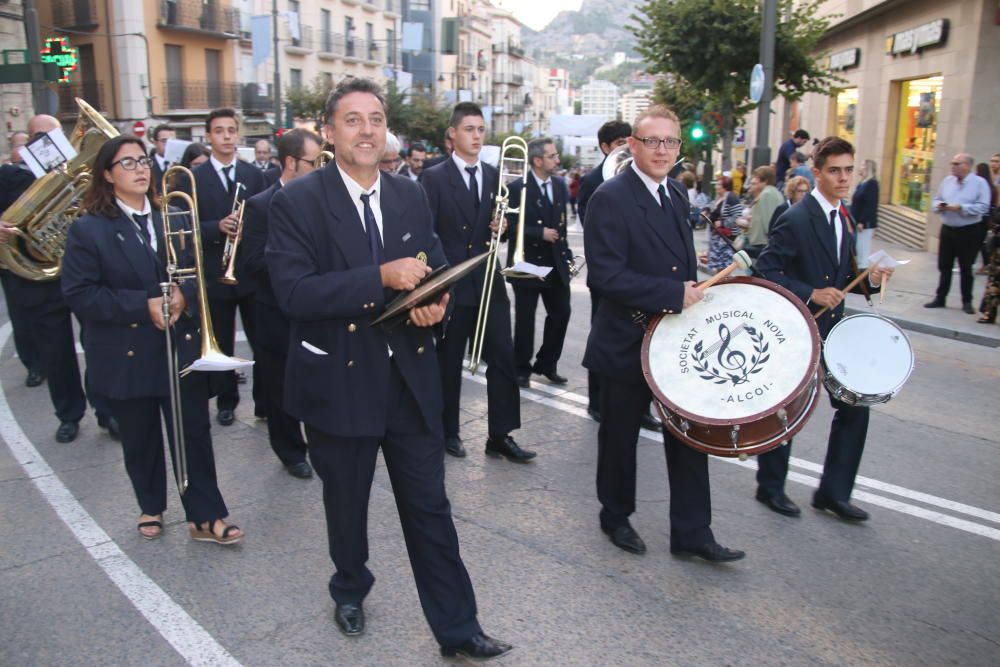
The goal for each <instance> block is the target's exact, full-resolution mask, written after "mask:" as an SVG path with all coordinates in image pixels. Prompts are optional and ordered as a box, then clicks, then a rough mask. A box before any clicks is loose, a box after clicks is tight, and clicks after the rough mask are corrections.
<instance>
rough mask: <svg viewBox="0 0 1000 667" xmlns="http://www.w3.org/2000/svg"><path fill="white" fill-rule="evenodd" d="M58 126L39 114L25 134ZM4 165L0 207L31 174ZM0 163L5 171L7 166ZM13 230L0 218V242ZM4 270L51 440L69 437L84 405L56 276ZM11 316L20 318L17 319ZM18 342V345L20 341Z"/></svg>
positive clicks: (28, 181)
mask: <svg viewBox="0 0 1000 667" xmlns="http://www.w3.org/2000/svg"><path fill="white" fill-rule="evenodd" d="M60 127H61V126H60V124H59V121H58V120H56V119H55V118H53V117H52V116H47V115H44V114H43V115H38V116H35V117H33V118H32V119H31V120H29V121H28V132H27V134H28V136H30V137H35V136H38V135H41V134H44V133H46V132H50V131H52V130H55V129H59V128H60ZM9 167H10V168H11V169H15V170H18V172H17V176H18V177H19V178H18V179H17V181H16V183H13V184H11V186H8V183H7V182H6V181H4V182H0V198H3V199H0V211H5V210H6V209H8V208H9V207H10V206H11V205H13V204H14V202H16V201H17V199H18V197H20V196H21V194H23V193H24V191H25V190H27V189H28V187H29V186H30V185H31V184H32V182H34V180H35V179H34V176H33V175H32V174H31V172H30V171H28V172H21V171H20V170H21V168H20V167H18V166H15V165H10V166H9ZM4 169H5V171H6V170H7V166H5V167H4ZM11 173H12V174H13V172H11ZM5 175H6V174H5ZM0 216H2V214H0ZM15 234H17V231H16V229H15V227H14V226H13V225H11V224H10V223H8V222H6V221H2V220H0V243H4V244H6V243H10V242H11V240H12V239H14V236H15ZM4 274H5V275H4V280H3V286H4V293H5V295H6V297H7V302H8V304H12V305H13V307H11V306H10V305H8V309H9V310H10V312H11V321H12V322H13V323H14V326H15V327H16V328H20V329H21V332H22V333H26V335H27V337H28V338H30V339H31V341H32V342H33V343H34V346H35V350H36V359H37V362H34V363H33V365H34V364H35V363H37V366H38V368H37V369H36V373H35V374H34V377H33V374H32V373H31V370H30V367H29V376H28V380H29V383H28V384H29V386H37V385H38V384H41V382H42V379H43V378H44V379H47V380H48V385H49V397H50V398H51V399H52V405H53V406H54V407H55V410H56V417H57V418H58V419H59V428H58V430H57V431H56V441H57V442H62V443H66V442H72V441H73V440H75V439H76V436H77V434H78V433H79V431H80V426H79V423H80V420H81V419H82V418H83V413H84V412H85V411H86V409H87V399H86V396H85V395H84V393H83V386H82V385H81V383H80V366H79V364H78V363H77V358H76V341H75V340H74V338H73V320H72V317H71V315H70V310H69V307H68V306H67V305H66V302H65V301H64V300H63V296H62V290H61V288H60V285H59V281H58V280H49V281H37V280H28V279H26V278H22V277H20V276H18V275H16V274H14V273H13V272H10V273H8V272H6V271H5V272H4ZM15 313H16V314H15ZM15 320H20V323H18V322H16V321H15ZM19 324H20V326H18V325H19ZM15 335H16V334H15ZM15 345H17V341H16V338H15ZM17 347H18V348H19V351H20V346H17ZM29 354H30V353H29ZM29 363H31V362H29Z"/></svg>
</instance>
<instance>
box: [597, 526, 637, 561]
mask: <svg viewBox="0 0 1000 667" xmlns="http://www.w3.org/2000/svg"><path fill="white" fill-rule="evenodd" d="M601 530H603V531H604V534H605V535H607V536H608V537H610V538H611V544H613V545H615V546H616V547H618V548H619V549H621V550H623V551H627V552H629V553H630V554H638V555H640V556H641V555H642V554H644V553H646V543H645V542H643V541H642V538H641V537H639V533H637V532H635V528H633V527H632V526H630V525H629V524H627V523H626V524H623V525H621V526H617V527H616V528H608V527H607V526H604V525H602V526H601Z"/></svg>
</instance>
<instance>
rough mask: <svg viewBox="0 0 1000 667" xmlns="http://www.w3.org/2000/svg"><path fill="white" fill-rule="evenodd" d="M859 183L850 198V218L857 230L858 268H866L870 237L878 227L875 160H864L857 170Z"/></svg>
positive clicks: (870, 252) (869, 252) (870, 251)
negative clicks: (852, 219)
mask: <svg viewBox="0 0 1000 667" xmlns="http://www.w3.org/2000/svg"><path fill="white" fill-rule="evenodd" d="M858 178H859V179H860V182H859V183H858V187H857V188H856V189H855V190H854V196H853V197H851V217H853V218H854V224H855V226H856V229H857V256H858V268H859V269H865V268H868V256H869V255H871V254H872V237H873V236H875V228H876V227H878V179H876V178H875V160H865V161H864V162H862V163H861V168H860V169H859V170H858Z"/></svg>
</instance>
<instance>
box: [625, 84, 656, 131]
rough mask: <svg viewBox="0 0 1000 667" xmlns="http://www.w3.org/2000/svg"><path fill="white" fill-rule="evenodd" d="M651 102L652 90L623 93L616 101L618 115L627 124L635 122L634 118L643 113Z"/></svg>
mask: <svg viewBox="0 0 1000 667" xmlns="http://www.w3.org/2000/svg"><path fill="white" fill-rule="evenodd" d="M652 101H653V91H652V90H649V89H647V90H637V91H634V92H631V93H625V94H624V95H622V96H621V98H619V100H618V113H619V115H620V116H621V119H622V120H623V121H625V122H627V123H632V122H634V121H635V117H636V116H638V115H639V114H640V113H642V112H643V111H645V110H646V109H647V108H648V107H649V105H650V104H651V103H652Z"/></svg>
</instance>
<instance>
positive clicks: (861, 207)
mask: <svg viewBox="0 0 1000 667" xmlns="http://www.w3.org/2000/svg"><path fill="white" fill-rule="evenodd" d="M851 216H852V217H853V218H854V220H855V221H857V222H858V223H860V224H862V225H864V226H865V229H875V228H876V227H878V181H876V180H875V179H874V178H869V179H867V180H864V181H861V182H860V183H858V187H857V188H855V190H854V196H853V197H851Z"/></svg>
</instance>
